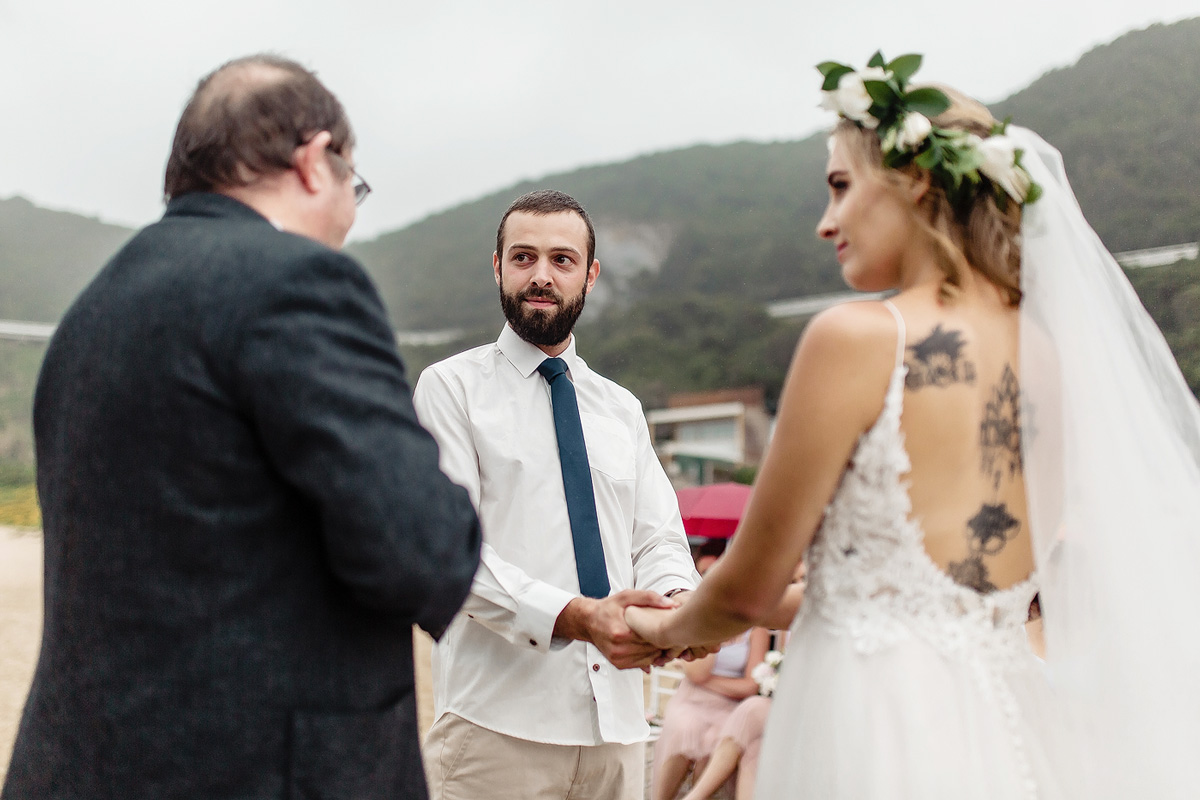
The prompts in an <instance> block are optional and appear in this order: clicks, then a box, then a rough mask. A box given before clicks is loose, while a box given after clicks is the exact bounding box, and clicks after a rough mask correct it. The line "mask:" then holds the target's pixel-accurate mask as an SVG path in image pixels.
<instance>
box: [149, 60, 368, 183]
mask: <svg viewBox="0 0 1200 800" xmlns="http://www.w3.org/2000/svg"><path fill="white" fill-rule="evenodd" d="M321 131H329V133H330V134H331V135H332V137H333V140H332V141H331V142H330V145H329V147H330V149H331V150H333V151H334V152H335V153H337V154H339V155H343V156H344V155H346V152H347V150H348V149H349V148H351V147H353V146H354V132H353V131H352V130H351V129H350V121H349V120H348V119H347V118H346V112H345V110H344V109H343V108H342V104H341V103H339V102H338V99H337V98H336V97H334V96H333V93H332V92H330V91H329V90H328V89H326V88H325V86H324V85H322V84H321V82H320V81H319V80H317V76H316V75H315V74H313V73H312V72H309V71H308V70H307V69H305V68H304V67H302V66H300V65H299V64H297V63H296V62H295V61H291V60H289V59H286V58H281V57H279V56H273V55H253V56H246V57H244V58H239V59H235V60H233V61H230V62H228V63H226V64H223V65H221V66H220V67H218V68H217V69H215V70H213V71H212V72H211V73H209V74H208V75H206V76H205V77H204V78H203V79H201V81H200V83H199V85H198V86H197V87H196V91H195V93H194V94H193V95H192V99H191V100H189V101H188V104H187V107H186V108H184V110H183V115H182V116H181V117H180V118H179V125H178V126H177V127H176V129H175V141H174V143H173V144H172V146H171V155H170V157H169V158H168V159H167V170H166V177H165V179H164V181H163V190H164V192H165V194H166V196H167V199H168V200H169V199H171V198H173V197H178V196H180V195H183V194H188V193H189V192H211V191H213V190H214V189H219V188H220V187H225V186H246V185H249V184H250V183H253V182H254V181H255V180H256V179H257V178H258V177H260V176H263V175H272V174H275V173H279V172H283V171H284V170H287V169H289V168H290V167H291V166H292V156H293V153H294V152H295V150H296V148H297V147H299V146H300V145H302V144H304V143H305V142H308V141H309V140H310V139H312V137H313V136H316V135H317V134H318V133H320V132H321Z"/></svg>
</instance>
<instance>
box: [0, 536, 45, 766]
mask: <svg viewBox="0 0 1200 800" xmlns="http://www.w3.org/2000/svg"><path fill="white" fill-rule="evenodd" d="M41 638H42V537H41V536H38V535H36V534H28V533H26V534H20V533H18V532H15V531H13V530H11V529H3V528H0V782H3V780H4V774H5V773H6V772H7V771H8V759H9V756H10V754H11V752H12V744H13V739H15V738H16V736H17V723H18V722H20V719H21V709H22V708H23V707H24V705H25V696H26V695H27V694H28V693H29V682H30V680H32V679H33V667H34V664H35V662H36V661H37V652H38V644H39V643H40V642H41Z"/></svg>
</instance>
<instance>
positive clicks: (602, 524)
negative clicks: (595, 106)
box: [415, 191, 699, 798]
mask: <svg viewBox="0 0 1200 800" xmlns="http://www.w3.org/2000/svg"><path fill="white" fill-rule="evenodd" d="M595 250H596V234H595V230H594V228H593V227H592V222H591V220H590V219H589V218H588V215H587V212H586V211H584V209H583V207H582V206H580V205H579V203H578V202H576V201H575V200H574V199H573V198H571V197H569V196H567V195H565V194H563V193H561V192H556V191H538V192H532V193H530V194H527V195H524V196H522V197H520V198H518V199H517V200H515V201H514V202H513V203H512V205H511V206H509V208H508V211H507V212H505V214H504V217H503V218H502V219H501V220H500V226H499V228H498V230H497V232H496V252H495V253H493V255H492V269H493V272H494V274H495V279H496V284H497V285H498V286H499V287H500V301H501V305H502V307H503V309H504V316H505V317H506V318H507V320H508V324H507V325H505V327H504V329H503V331H501V333H500V338H499V339H498V340H497V341H496V342H495V343H494V344H488V345H484V346H482V347H477V348H475V349H473V350H468V351H467V352H464V353H460V354H458V355H456V356H453V357H451V358H449V359H446V360H445V361H442V362H440V363H437V364H434V365H432V366H430V367H429V368H428V369H426V370H425V371H424V372H423V373H422V374H421V378H420V380H419V381H418V383H417V388H416V392H415V402H416V407H417V415H418V417H419V418H420V420H421V422H422V424H424V425H425V426H426V427H427V428H428V429H429V431H430V432H431V433H433V435H434V437H435V438H436V439H437V441H438V444H439V447H440V464H441V467H442V470H443V471H444V472H445V473H446V474H447V475H448V476H450V478H451V479H452V480H453V481H455V482H456V483H458V484H460V485H462V486H464V487H466V489H467V491H468V493H469V494H470V496H471V500H472V501H473V502H474V503H475V507H476V509H477V510H478V512H479V515H480V520H481V523H482V527H483V531H484V546H483V559H482V565H481V567H480V569H479V571H478V572H477V573H476V576H475V582H474V584H473V585H472V588H471V593H470V595H469V597H468V599H467V601H466V604H465V605H464V606H463V609H462V611H461V612H460V613H459V615H458V617H457V618H456V619H455V621H454V622H453V623H452V624H451V626H450V628H449V630H448V631H447V632H446V635H445V637H444V638H443V639H442V641H441V642H439V643H438V644H437V645H436V646H435V648H434V655H433V672H434V699H435V704H436V712H435V713H436V722H435V723H434V726H433V728H432V730H431V731H430V733H429V736H428V738H427V740H426V747H427V753H426V770H427V772H428V774H429V778H430V790H431V796H432V797H434V798H441V797H451V796H452V797H455V798H509V797H511V798H566V797H568V796H571V797H590V798H626V797H628V798H635V797H637V798H640V797H641V796H642V791H643V789H642V786H643V772H644V754H643V749H642V746H641V744H640V743H641V742H642V741H643V740H644V739H645V738H646V736H647V734H648V728H647V726H646V721H645V717H644V713H643V698H642V680H641V677H642V676H641V675H640V674H639V673H638V672H637V670H636V669H633V668H636V667H648V666H649V665H651V664H654V663H661V662H662V661H663V660H664V659H666V658H668V657H671V656H674V655H677V654H676V653H664V652H663V651H661V650H659V649H657V648H655V647H654V646H653V645H650V644H648V643H647V642H645V641H643V640H641V639H640V638H638V637H637V636H636V635H634V634H633V632H632V631H630V630H629V628H628V627H627V626H626V625H625V621H624V609H625V607H626V606H628V605H652V606H655V605H656V606H660V607H667V606H672V605H675V604H676V603H677V602H678V600H670V599H667V598H668V597H671V596H673V595H676V594H678V593H679V592H683V591H687V590H690V589H692V588H694V587H695V585H696V583H697V581H698V580H699V576H698V575H697V574H696V571H695V568H694V567H693V563H692V559H691V555H690V553H689V550H688V544H687V539H686V537H685V536H684V532H683V523H682V521H681V519H680V516H679V507H678V503H677V501H676V498H675V493H674V491H673V490H672V487H671V483H670V481H669V480H668V479H667V476H666V474H665V473H664V472H663V469H662V466H661V465H660V464H659V461H658V458H657V456H656V455H655V453H654V449H653V447H652V446H651V442H650V437H649V432H648V430H647V427H646V421H645V417H644V416H643V414H642V408H641V405H640V403H639V402H638V400H637V398H635V397H634V396H633V395H632V394H631V393H630V392H629V391H628V390H626V389H623V388H622V387H620V386H618V385H617V384H615V383H613V382H612V381H610V380H608V379H606V378H603V377H601V376H600V375H597V374H596V373H595V372H592V371H591V370H590V369H589V368H588V366H587V364H585V363H584V361H583V359H581V358H580V357H579V356H578V355H577V354H576V351H575V337H574V336H573V335H572V329H573V328H574V326H575V322H576V320H577V319H578V318H579V314H580V312H581V311H582V310H583V305H584V300H585V299H586V297H587V294H588V292H589V291H591V289H592V287H593V286H594V285H595V283H596V277H597V276H598V275H599V273H600V262H599V261H598V260H596V258H595Z"/></svg>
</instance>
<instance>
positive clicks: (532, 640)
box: [529, 639, 537, 647]
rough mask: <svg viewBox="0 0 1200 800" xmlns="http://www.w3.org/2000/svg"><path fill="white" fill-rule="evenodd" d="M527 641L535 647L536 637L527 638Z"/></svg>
mask: <svg viewBox="0 0 1200 800" xmlns="http://www.w3.org/2000/svg"><path fill="white" fill-rule="evenodd" d="M529 643H530V644H531V645H533V646H534V647H537V639H530V640H529Z"/></svg>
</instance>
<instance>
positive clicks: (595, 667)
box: [592, 664, 600, 672]
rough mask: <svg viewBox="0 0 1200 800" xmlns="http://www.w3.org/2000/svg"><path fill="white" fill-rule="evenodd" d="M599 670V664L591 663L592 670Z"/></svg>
mask: <svg viewBox="0 0 1200 800" xmlns="http://www.w3.org/2000/svg"><path fill="white" fill-rule="evenodd" d="M599 671H600V665H599V664H592V672H599Z"/></svg>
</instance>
